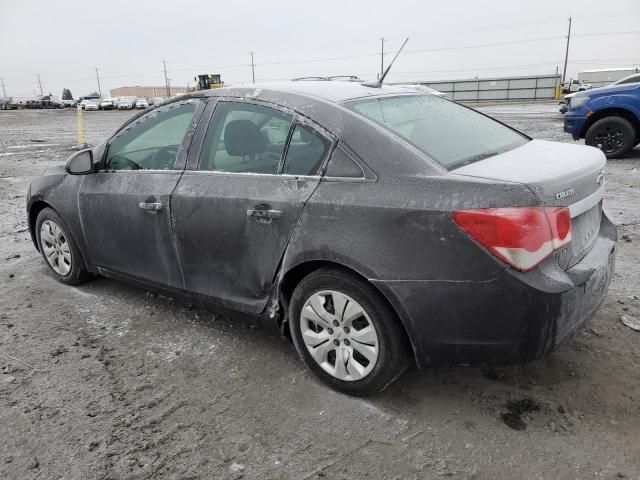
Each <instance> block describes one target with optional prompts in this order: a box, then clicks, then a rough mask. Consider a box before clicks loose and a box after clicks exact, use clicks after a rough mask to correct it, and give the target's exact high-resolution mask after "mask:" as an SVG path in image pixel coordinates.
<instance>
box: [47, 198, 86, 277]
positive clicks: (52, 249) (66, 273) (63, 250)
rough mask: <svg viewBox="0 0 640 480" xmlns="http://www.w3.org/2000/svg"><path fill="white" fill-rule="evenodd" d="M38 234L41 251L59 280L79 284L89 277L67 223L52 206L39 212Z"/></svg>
mask: <svg viewBox="0 0 640 480" xmlns="http://www.w3.org/2000/svg"><path fill="white" fill-rule="evenodd" d="M36 236H37V240H38V247H39V248H40V253H42V256H43V257H44V260H45V262H46V263H47V265H48V266H49V268H50V269H51V271H52V272H53V273H54V275H55V277H56V279H57V280H59V281H61V282H62V283H66V284H69V285H77V284H79V283H82V282H84V281H85V280H87V279H88V278H89V272H88V271H87V267H86V265H85V263H84V259H83V258H82V255H81V254H80V251H79V250H78V247H77V246H76V244H75V242H74V240H73V238H72V237H71V235H70V233H69V230H68V228H67V226H66V224H65V223H64V221H63V220H62V218H60V215H58V213H57V212H56V211H55V210H53V209H52V208H45V209H43V210H42V211H41V212H40V213H39V214H38V220H37V221H36Z"/></svg>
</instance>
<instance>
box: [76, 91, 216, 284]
mask: <svg viewBox="0 0 640 480" xmlns="http://www.w3.org/2000/svg"><path fill="white" fill-rule="evenodd" d="M203 109H204V104H203V103H202V102H201V101H199V100H188V101H184V102H179V103H172V104H169V105H166V106H164V107H161V108H158V109H156V110H153V111H152V112H149V113H148V114H146V115H144V116H143V117H141V118H139V119H138V120H136V121H134V122H133V123H131V124H129V125H128V126H127V127H125V128H124V129H123V130H121V131H120V132H118V133H117V134H116V135H115V136H114V137H113V138H112V139H111V140H110V141H109V142H108V145H107V147H106V149H105V154H104V157H103V159H102V160H101V164H100V165H99V168H100V170H99V171H98V172H97V173H94V174H92V175H87V176H86V177H85V180H84V182H83V185H82V188H81V190H80V194H79V209H80V216H81V220H82V225H83V229H84V233H85V237H86V240H87V244H88V247H89V250H90V254H91V258H92V261H93V263H94V264H95V265H96V266H97V267H98V268H99V270H100V271H103V272H112V273H116V274H121V275H125V276H127V277H131V278H134V279H139V280H142V281H145V282H148V283H153V284H158V285H162V286H171V287H177V288H182V286H183V285H182V276H181V274H180V269H179V264H178V262H177V259H176V252H175V248H174V245H173V241H172V234H171V221H170V219H171V212H170V204H169V200H170V195H171V192H172V191H173V189H174V188H175V186H176V184H177V183H178V179H179V178H180V175H181V174H182V172H183V170H184V165H185V162H186V155H187V151H188V146H189V143H190V140H191V138H192V137H193V132H194V131H195V123H196V119H197V117H198V115H199V113H201V112H202V110H203Z"/></svg>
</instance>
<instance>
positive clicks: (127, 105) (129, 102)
mask: <svg viewBox="0 0 640 480" xmlns="http://www.w3.org/2000/svg"><path fill="white" fill-rule="evenodd" d="M135 107H136V101H135V99H134V98H131V97H121V98H120V100H118V110H132V109H134V108H135Z"/></svg>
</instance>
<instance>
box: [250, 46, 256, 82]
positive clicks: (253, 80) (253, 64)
mask: <svg viewBox="0 0 640 480" xmlns="http://www.w3.org/2000/svg"><path fill="white" fill-rule="evenodd" d="M249 55H251V82H252V83H256V64H255V63H253V52H249Z"/></svg>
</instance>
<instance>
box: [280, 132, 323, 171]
mask: <svg viewBox="0 0 640 480" xmlns="http://www.w3.org/2000/svg"><path fill="white" fill-rule="evenodd" d="M329 147H330V143H329V141H328V140H326V139H325V138H324V137H323V136H321V135H320V134H319V133H317V132H316V131H315V130H313V129H311V128H309V127H306V126H304V125H300V124H298V125H296V127H295V128H294V130H293V134H292V135H291V141H290V142H289V147H288V148H287V155H286V157H285V159H284V167H283V169H282V173H284V174H287V175H316V174H317V173H318V170H320V167H321V166H322V161H323V160H324V159H325V157H326V156H327V153H328V151H329Z"/></svg>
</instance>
